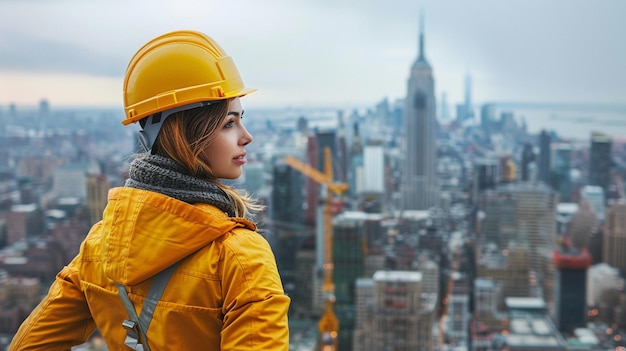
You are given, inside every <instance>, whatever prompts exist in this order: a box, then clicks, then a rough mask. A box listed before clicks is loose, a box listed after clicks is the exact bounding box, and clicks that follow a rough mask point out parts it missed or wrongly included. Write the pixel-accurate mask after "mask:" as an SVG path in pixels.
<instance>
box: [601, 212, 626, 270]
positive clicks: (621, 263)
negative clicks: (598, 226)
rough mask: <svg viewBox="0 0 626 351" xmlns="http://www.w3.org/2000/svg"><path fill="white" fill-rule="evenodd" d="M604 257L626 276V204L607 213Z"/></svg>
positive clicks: (605, 260)
mask: <svg viewBox="0 0 626 351" xmlns="http://www.w3.org/2000/svg"><path fill="white" fill-rule="evenodd" d="M602 257H603V259H604V262H606V263H608V264H609V265H610V266H612V267H616V268H618V269H619V270H620V273H621V274H622V277H624V276H625V275H626V204H615V205H613V206H611V207H609V209H608V211H607V213H606V222H605V223H604V240H603V248H602Z"/></svg>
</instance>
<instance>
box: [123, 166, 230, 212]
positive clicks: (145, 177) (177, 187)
mask: <svg viewBox="0 0 626 351" xmlns="http://www.w3.org/2000/svg"><path fill="white" fill-rule="evenodd" d="M126 186H127V187H131V188H136V189H142V190H149V191H154V192H157V193H160V194H163V195H167V196H170V197H173V198H175V199H177V200H181V201H184V202H187V203H190V204H194V203H205V204H211V205H213V206H216V207H217V208H219V209H220V210H222V211H224V212H226V213H227V214H228V215H229V216H231V217H234V216H235V209H234V207H233V204H232V202H231V201H230V199H229V198H228V196H227V195H226V193H225V192H224V191H223V190H222V189H220V188H219V187H218V186H217V185H215V184H213V183H211V182H209V181H206V180H203V179H200V178H196V177H193V176H191V175H189V174H188V173H187V172H186V171H185V169H184V168H183V167H181V166H180V165H179V164H178V163H176V161H174V160H172V159H171V158H167V157H163V156H158V155H148V156H145V157H138V158H135V159H134V160H133V161H132V162H131V164H130V169H129V179H128V180H126Z"/></svg>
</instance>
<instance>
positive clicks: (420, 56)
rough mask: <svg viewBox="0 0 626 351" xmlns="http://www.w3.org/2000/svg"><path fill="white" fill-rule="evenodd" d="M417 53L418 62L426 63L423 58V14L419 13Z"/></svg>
mask: <svg viewBox="0 0 626 351" xmlns="http://www.w3.org/2000/svg"><path fill="white" fill-rule="evenodd" d="M419 30H420V32H419V43H418V45H419V52H418V56H417V60H418V61H426V58H425V57H424V13H423V12H420V24H419Z"/></svg>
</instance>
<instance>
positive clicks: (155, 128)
mask: <svg viewBox="0 0 626 351" xmlns="http://www.w3.org/2000/svg"><path fill="white" fill-rule="evenodd" d="M213 102H215V101H202V102H195V103H193V104H188V105H184V106H178V107H174V108H172V109H169V110H165V111H162V112H157V113H154V114H151V115H150V116H148V117H146V118H144V120H142V121H141V126H142V128H143V129H142V130H140V131H139V132H138V133H137V137H138V141H139V146H140V147H141V149H142V150H141V151H143V152H147V153H149V152H150V151H151V150H152V146H154V142H155V140H156V138H157V136H158V135H159V131H160V130H161V126H162V125H163V122H165V119H166V118H167V117H169V116H170V115H172V114H174V113H176V112H180V111H186V110H191V109H194V108H198V107H204V106H209V105H210V104H211V103H213Z"/></svg>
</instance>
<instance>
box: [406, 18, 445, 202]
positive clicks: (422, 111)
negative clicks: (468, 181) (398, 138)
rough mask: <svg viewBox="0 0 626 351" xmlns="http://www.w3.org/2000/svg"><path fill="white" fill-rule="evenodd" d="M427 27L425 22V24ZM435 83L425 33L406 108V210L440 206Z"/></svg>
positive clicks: (413, 70) (415, 63)
mask: <svg viewBox="0 0 626 351" xmlns="http://www.w3.org/2000/svg"><path fill="white" fill-rule="evenodd" d="M422 24H423V23H422ZM436 128H437V126H436V101H435V81H434V78H433V73H432V68H431V66H430V64H429V63H428V61H427V60H426V57H425V56H424V33H423V29H422V30H420V34H419V54H418V57H417V60H415V62H414V63H413V66H412V67H411V75H410V77H409V80H408V84H407V96H406V102H405V109H404V151H405V168H404V175H403V188H402V196H403V202H404V204H403V207H404V209H406V210H426V209H428V208H430V207H433V206H436V205H437V202H438V198H439V191H438V187H437V180H436V171H437V170H436V156H437V146H436V142H435V135H436V133H437V130H436Z"/></svg>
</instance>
